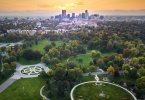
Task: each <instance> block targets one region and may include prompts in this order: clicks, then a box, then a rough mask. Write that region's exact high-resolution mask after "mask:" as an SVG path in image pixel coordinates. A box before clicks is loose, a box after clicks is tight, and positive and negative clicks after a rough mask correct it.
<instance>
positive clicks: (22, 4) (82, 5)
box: [0, 0, 145, 14]
mask: <svg viewBox="0 0 145 100" xmlns="http://www.w3.org/2000/svg"><path fill="white" fill-rule="evenodd" d="M62 9H66V10H67V12H68V13H69V12H76V13H78V12H83V11H85V10H88V11H89V12H97V11H102V10H105V11H106V10H142V9H144V10H145V0H0V12H13V11H27V12H28V11H49V12H51V13H52V12H53V13H54V12H55V13H58V12H59V13H61V10H62ZM141 14H142V12H141Z"/></svg>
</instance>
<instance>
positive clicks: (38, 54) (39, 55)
mask: <svg viewBox="0 0 145 100" xmlns="http://www.w3.org/2000/svg"><path fill="white" fill-rule="evenodd" d="M33 54H34V59H36V60H38V59H40V58H41V57H42V54H41V52H40V51H38V50H35V51H33Z"/></svg>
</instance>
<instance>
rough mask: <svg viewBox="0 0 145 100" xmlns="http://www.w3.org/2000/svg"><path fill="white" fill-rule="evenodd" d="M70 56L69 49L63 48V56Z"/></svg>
mask: <svg viewBox="0 0 145 100" xmlns="http://www.w3.org/2000/svg"><path fill="white" fill-rule="evenodd" d="M70 56H71V51H70V50H69V49H65V50H64V51H63V57H64V58H69V57H70Z"/></svg>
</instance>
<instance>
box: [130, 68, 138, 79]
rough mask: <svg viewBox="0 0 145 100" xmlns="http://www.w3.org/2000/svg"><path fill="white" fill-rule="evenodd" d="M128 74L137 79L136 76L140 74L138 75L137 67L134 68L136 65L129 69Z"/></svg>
mask: <svg viewBox="0 0 145 100" xmlns="http://www.w3.org/2000/svg"><path fill="white" fill-rule="evenodd" d="M128 75H129V76H130V78H134V79H136V78H137V77H138V75H137V69H136V68H134V67H131V68H130V69H129V70H128Z"/></svg>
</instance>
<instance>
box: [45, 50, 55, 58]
mask: <svg viewBox="0 0 145 100" xmlns="http://www.w3.org/2000/svg"><path fill="white" fill-rule="evenodd" d="M47 54H48V56H49V57H50V59H52V58H53V57H54V52H53V50H52V49H50V50H49V52H48V53H47Z"/></svg>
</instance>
